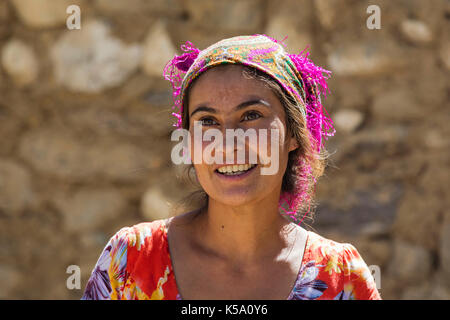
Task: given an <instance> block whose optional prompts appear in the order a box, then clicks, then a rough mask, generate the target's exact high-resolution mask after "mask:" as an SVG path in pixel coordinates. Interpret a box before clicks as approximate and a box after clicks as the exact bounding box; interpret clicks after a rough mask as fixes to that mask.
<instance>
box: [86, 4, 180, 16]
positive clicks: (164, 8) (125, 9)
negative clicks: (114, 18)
mask: <svg viewBox="0 0 450 320" xmlns="http://www.w3.org/2000/svg"><path fill="white" fill-rule="evenodd" d="M95 6H96V7H97V8H98V9H99V10H101V12H102V13H108V14H124V13H125V14H127V13H131V14H139V13H144V14H151V13H153V14H165V15H171V14H173V13H179V12H180V11H181V9H182V8H181V5H180V1H178V0H152V1H148V0H128V1H122V0H95Z"/></svg>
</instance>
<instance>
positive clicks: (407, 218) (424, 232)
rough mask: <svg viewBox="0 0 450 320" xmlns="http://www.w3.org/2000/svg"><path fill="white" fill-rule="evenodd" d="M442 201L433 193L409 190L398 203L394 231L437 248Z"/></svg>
mask: <svg viewBox="0 0 450 320" xmlns="http://www.w3.org/2000/svg"><path fill="white" fill-rule="evenodd" d="M424 199H426V200H424ZM440 201H441V200H440V197H439V196H436V195H434V194H433V193H426V194H424V191H420V192H419V191H418V190H407V191H406V192H405V194H404V195H403V197H402V199H401V200H400V202H399V204H398V208H397V212H396V217H395V220H394V224H393V230H392V232H394V233H395V234H396V235H397V236H399V237H401V238H402V239H405V240H406V241H408V242H410V243H414V244H417V245H422V246H424V247H425V248H427V249H429V250H436V249H437V248H436V247H437V236H436V234H437V233H438V230H439V219H440V218H439V216H440V210H441V204H440Z"/></svg>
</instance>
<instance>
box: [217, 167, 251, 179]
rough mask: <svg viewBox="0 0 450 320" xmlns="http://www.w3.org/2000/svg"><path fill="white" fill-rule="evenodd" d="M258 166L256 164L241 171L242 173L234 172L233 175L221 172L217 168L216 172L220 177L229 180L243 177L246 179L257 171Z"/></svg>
mask: <svg viewBox="0 0 450 320" xmlns="http://www.w3.org/2000/svg"><path fill="white" fill-rule="evenodd" d="M257 167H258V165H255V166H254V167H252V168H250V169H248V170H247V171H245V172H243V173H240V174H233V175H226V174H223V173H220V172H218V171H217V169H216V170H214V174H215V175H217V176H218V177H219V178H220V179H224V180H227V181H230V180H233V181H236V180H241V179H245V178H246V177H247V176H249V175H250V174H251V173H252V172H253V171H255V169H256V168H257Z"/></svg>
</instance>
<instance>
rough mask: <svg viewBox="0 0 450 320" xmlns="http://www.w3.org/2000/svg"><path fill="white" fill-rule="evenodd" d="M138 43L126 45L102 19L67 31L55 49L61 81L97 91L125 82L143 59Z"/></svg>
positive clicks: (54, 59) (58, 76)
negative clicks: (78, 28) (113, 34)
mask: <svg viewBox="0 0 450 320" xmlns="http://www.w3.org/2000/svg"><path fill="white" fill-rule="evenodd" d="M141 51H142V50H141V47H140V46H139V45H138V44H133V45H125V44H124V43H123V42H122V41H121V40H119V39H117V38H115V37H113V36H112V35H111V34H110V29H109V27H108V26H107V25H106V24H105V23H103V22H101V21H98V20H93V21H89V22H85V23H84V24H83V27H82V29H81V30H79V31H78V30H76V31H73V30H72V31H66V32H65V34H64V35H63V36H62V37H61V38H60V39H59V40H58V41H57V42H56V43H55V45H54V47H53V48H52V59H53V63H54V67H55V78H56V80H57V82H59V83H61V84H62V85H64V86H65V87H67V88H69V89H70V90H73V91H80V92H89V93H95V92H100V91H102V90H104V89H108V88H112V87H115V86H118V85H120V84H121V83H123V82H124V81H125V80H126V79H127V77H128V76H129V75H130V74H131V73H132V72H134V71H135V70H136V68H137V67H138V64H139V60H140V58H141Z"/></svg>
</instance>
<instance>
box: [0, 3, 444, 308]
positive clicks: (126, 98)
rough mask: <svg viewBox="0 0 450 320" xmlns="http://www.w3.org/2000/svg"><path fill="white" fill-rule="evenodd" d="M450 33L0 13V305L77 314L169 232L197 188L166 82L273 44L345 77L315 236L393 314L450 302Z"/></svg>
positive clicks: (262, 9) (429, 18)
mask: <svg viewBox="0 0 450 320" xmlns="http://www.w3.org/2000/svg"><path fill="white" fill-rule="evenodd" d="M72 4H76V5H78V6H79V7H80V9H81V29H80V30H69V29H68V28H67V26H66V20H67V19H68V17H69V16H70V14H68V13H66V8H67V7H68V6H69V5H72ZM369 5H378V6H379V8H380V13H381V25H380V26H381V29H373V30H370V29H368V28H367V24H366V21H367V19H368V18H369V16H370V15H371V14H370V13H367V11H366V10H367V7H368V6H369ZM449 28H450V1H448V0H395V1H391V0H385V1H376V0H372V1H363V0H295V1H294V0H276V1H270V0H228V1H212V0H91V1H82V0H1V1H0V62H1V63H0V298H2V299H79V298H80V297H81V296H82V293H83V291H84V288H85V285H86V281H87V279H88V278H89V276H90V273H91V271H92V269H93V267H94V265H95V263H96V261H97V259H98V257H99V255H100V253H101V251H102V249H103V247H104V246H105V245H106V242H107V241H108V239H109V238H110V237H111V236H112V235H113V234H114V233H115V232H116V231H118V230H119V229H120V228H122V227H124V226H131V225H133V224H136V223H139V222H142V221H151V220H154V219H160V218H165V217H167V216H168V215H169V214H170V210H171V208H172V205H173V204H176V203H177V201H179V200H180V199H181V198H182V197H183V196H184V195H186V194H187V193H188V192H189V191H190V186H189V185H188V184H187V183H185V182H183V181H181V180H177V179H176V175H177V174H178V173H180V169H179V168H177V167H176V166H174V165H173V164H172V162H171V159H170V151H171V147H172V144H171V142H170V133H171V132H172V130H173V129H174V127H172V124H173V123H174V118H173V117H172V116H171V114H170V113H171V105H172V100H171V99H172V97H171V93H172V92H171V87H170V84H169V82H167V81H166V80H164V79H163V76H162V71H163V68H164V65H165V64H166V63H167V62H168V61H169V60H170V59H171V58H172V57H173V56H174V54H180V53H181V51H180V46H181V45H182V44H184V43H185V41H187V40H189V41H191V42H192V43H193V44H194V45H195V46H196V47H198V48H200V49H204V48H206V47H207V46H209V45H210V44H212V43H214V42H216V41H218V40H221V39H223V38H226V37H231V36H236V35H243V34H254V33H265V34H267V35H270V36H272V37H274V38H276V39H278V40H282V39H283V38H284V37H285V36H288V39H287V40H286V41H285V43H286V44H287V47H288V51H289V52H292V53H299V52H300V51H301V50H302V49H304V48H305V47H306V46H307V45H310V49H309V51H310V52H311V56H310V57H311V58H312V59H313V61H314V62H315V63H316V64H319V65H321V66H323V67H325V68H326V69H328V70H331V71H332V72H333V75H332V79H331V80H330V82H329V86H330V90H331V95H329V96H328V97H327V99H326V100H325V101H324V105H325V108H326V109H327V110H328V113H329V114H330V115H331V117H332V118H333V120H334V122H335V127H336V130H337V133H336V135H335V136H334V137H332V138H330V139H329V141H327V149H328V150H329V151H330V152H331V153H332V154H333V155H332V156H331V163H330V167H328V169H327V171H326V175H325V176H324V177H323V178H322V179H321V180H320V182H319V184H318V186H317V189H316V190H317V191H316V193H317V200H318V201H319V206H318V208H317V210H316V216H315V218H314V221H313V222H309V224H310V225H311V227H312V228H313V229H311V230H313V231H315V232H317V233H319V234H320V235H322V236H324V237H328V238H331V239H333V240H336V241H340V242H350V243H352V244H354V245H355V247H356V248H357V249H358V250H359V252H360V253H361V255H362V256H363V258H364V260H365V261H366V263H367V264H368V265H376V266H379V267H380V270H381V283H380V285H381V288H380V293H381V296H382V297H383V298H384V299H449V298H450V211H449V210H450V209H449V208H450V203H449V201H450V200H449V199H450V192H449V162H450V161H449V160H450V158H449V139H448V137H449V136H450V129H449V122H450V112H449V111H450V110H449V72H450V38H449V34H450V33H449V31H450V30H449ZM69 265H77V266H79V267H80V270H81V288H80V289H78V290H77V289H74V290H69V289H68V288H67V287H66V280H67V278H68V277H69V276H70V274H67V273H66V268H67V267H68V266H69Z"/></svg>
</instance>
